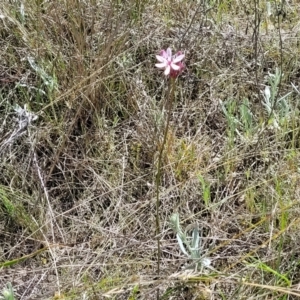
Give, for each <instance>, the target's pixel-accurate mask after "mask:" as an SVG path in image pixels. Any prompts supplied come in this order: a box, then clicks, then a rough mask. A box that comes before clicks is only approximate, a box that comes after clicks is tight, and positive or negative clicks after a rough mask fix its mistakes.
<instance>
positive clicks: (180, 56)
mask: <svg viewBox="0 0 300 300" xmlns="http://www.w3.org/2000/svg"><path fill="white" fill-rule="evenodd" d="M183 59H184V54H180V55H179V56H177V57H175V58H174V59H173V62H174V63H178V62H180V61H182V60H183Z"/></svg>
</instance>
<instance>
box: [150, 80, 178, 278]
mask: <svg viewBox="0 0 300 300" xmlns="http://www.w3.org/2000/svg"><path fill="white" fill-rule="evenodd" d="M174 98H175V78H171V79H170V81H169V86H168V93H167V102H166V105H165V107H166V111H167V121H166V125H165V126H164V129H163V134H164V136H163V142H162V144H161V147H160V149H159V155H158V166H157V173H156V178H155V184H156V238H157V275H159V274H160V260H161V247H160V219H159V208H160V194H159V192H160V185H161V179H162V169H163V152H164V149H165V145H166V142H167V137H168V131H169V123H170V116H171V111H172V107H173V102H174Z"/></svg>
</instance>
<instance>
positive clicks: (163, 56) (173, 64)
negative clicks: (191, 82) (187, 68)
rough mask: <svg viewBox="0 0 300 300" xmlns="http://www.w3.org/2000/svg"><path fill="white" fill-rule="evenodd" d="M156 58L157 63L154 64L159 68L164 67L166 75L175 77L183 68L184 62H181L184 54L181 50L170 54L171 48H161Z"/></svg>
mask: <svg viewBox="0 0 300 300" xmlns="http://www.w3.org/2000/svg"><path fill="white" fill-rule="evenodd" d="M156 59H157V60H158V61H159V63H158V64H155V66H156V67H157V68H159V69H164V70H165V71H164V74H165V75H166V76H170V77H172V78H176V77H177V76H178V75H179V74H180V73H181V72H182V70H183V69H184V64H183V62H182V60H183V59H184V54H183V53H182V52H181V51H179V52H177V53H176V54H175V55H173V56H172V50H171V48H168V49H167V50H161V51H160V55H156Z"/></svg>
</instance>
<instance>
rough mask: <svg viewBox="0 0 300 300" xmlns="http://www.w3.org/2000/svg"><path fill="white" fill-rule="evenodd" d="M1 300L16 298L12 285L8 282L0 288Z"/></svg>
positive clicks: (14, 299) (13, 299)
mask: <svg viewBox="0 0 300 300" xmlns="http://www.w3.org/2000/svg"><path fill="white" fill-rule="evenodd" d="M0 299H1V300H16V298H15V294H14V290H13V287H12V285H11V283H10V282H9V283H8V284H7V286H5V287H4V288H3V289H2V295H0Z"/></svg>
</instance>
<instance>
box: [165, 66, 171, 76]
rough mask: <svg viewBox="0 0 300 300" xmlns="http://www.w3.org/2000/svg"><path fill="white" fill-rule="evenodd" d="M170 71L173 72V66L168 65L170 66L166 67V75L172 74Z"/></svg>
mask: <svg viewBox="0 0 300 300" xmlns="http://www.w3.org/2000/svg"><path fill="white" fill-rule="evenodd" d="M170 72H171V67H170V66H169V65H168V66H167V67H166V69H165V72H164V74H165V75H166V76H168V75H169V74H170Z"/></svg>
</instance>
